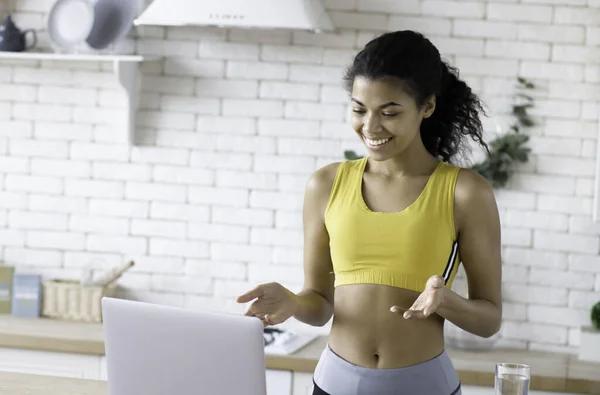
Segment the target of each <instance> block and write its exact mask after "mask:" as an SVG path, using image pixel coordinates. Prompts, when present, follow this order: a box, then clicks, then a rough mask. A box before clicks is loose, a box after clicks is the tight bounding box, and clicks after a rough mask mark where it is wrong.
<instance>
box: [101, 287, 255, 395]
mask: <svg viewBox="0 0 600 395" xmlns="http://www.w3.org/2000/svg"><path fill="white" fill-rule="evenodd" d="M102 315H103V328H104V343H105V350H106V351H105V352H106V368H107V377H108V388H109V394H110V395H141V394H144V395H173V394H177V395H192V394H193V395H200V394H207V395H208V394H223V395H230V394H231V395H238V394H245V395H265V394H266V372H265V352H264V337H263V328H264V327H263V323H262V321H260V319H258V318H255V317H247V316H242V315H233V314H225V313H212V312H201V311H194V310H186V309H183V308H178V307H170V306H163V305H158V304H151V303H144V302H136V301H131V300H125V299H115V298H107V297H104V298H103V299H102Z"/></svg>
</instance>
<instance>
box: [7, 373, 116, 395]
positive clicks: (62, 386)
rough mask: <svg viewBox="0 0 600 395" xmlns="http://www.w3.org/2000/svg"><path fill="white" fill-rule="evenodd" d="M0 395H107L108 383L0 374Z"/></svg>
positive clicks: (31, 375)
mask: <svg viewBox="0 0 600 395" xmlns="http://www.w3.org/2000/svg"><path fill="white" fill-rule="evenodd" d="M0 394H2V395H23V394H27V395H54V394H56V395H59V394H60V395H108V383H107V382H106V381H99V380H83V379H71V378H64V377H54V376H38V375H33V374H21V373H8V372H0Z"/></svg>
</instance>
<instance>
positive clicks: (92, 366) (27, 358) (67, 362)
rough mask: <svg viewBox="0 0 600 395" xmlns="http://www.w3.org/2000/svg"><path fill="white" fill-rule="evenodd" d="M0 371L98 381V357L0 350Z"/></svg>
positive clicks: (8, 349) (10, 349) (9, 349)
mask: <svg viewBox="0 0 600 395" xmlns="http://www.w3.org/2000/svg"><path fill="white" fill-rule="evenodd" d="M0 370H1V371H5V372H15V373H30V374H39V375H46V376H60V377H72V378H79V379H98V378H99V372H100V357H98V356H95V355H83V354H70V353H62V352H50V351H36V350H21V349H12V348H0Z"/></svg>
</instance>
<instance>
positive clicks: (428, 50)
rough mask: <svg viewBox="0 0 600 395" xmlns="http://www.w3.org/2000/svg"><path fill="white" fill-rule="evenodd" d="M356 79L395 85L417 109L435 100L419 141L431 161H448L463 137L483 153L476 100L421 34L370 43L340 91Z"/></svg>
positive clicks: (408, 33) (387, 35) (392, 36)
mask: <svg viewBox="0 0 600 395" xmlns="http://www.w3.org/2000/svg"><path fill="white" fill-rule="evenodd" d="M359 76H361V77H365V78H368V79H371V80H376V79H385V78H396V79H398V80H400V81H401V82H402V83H403V84H404V87H405V88H406V89H407V92H408V93H409V94H410V95H411V96H412V97H413V98H414V99H415V102H416V104H417V105H418V106H419V107H420V106H422V105H423V104H424V103H425V101H426V100H427V99H428V98H429V97H431V95H434V94H435V95H436V108H435V111H434V113H433V114H432V115H431V116H430V117H429V118H426V119H424V120H423V122H422V124H421V139H422V141H423V144H424V145H425V148H426V149H427V151H429V153H431V155H433V156H434V157H436V158H439V159H441V160H443V161H445V162H450V161H452V159H453V158H454V157H455V156H456V155H457V154H458V153H463V151H464V150H465V149H466V148H467V147H468V144H467V142H466V139H467V137H470V138H472V139H473V140H474V141H476V142H477V143H479V144H481V145H482V146H483V147H484V148H485V149H486V151H487V150H488V146H487V144H486V143H485V142H484V141H483V126H482V124H481V120H480V119H479V114H480V113H482V114H483V115H486V114H485V110H484V109H483V107H482V105H481V101H480V99H479V98H478V97H477V95H475V94H474V93H473V91H472V90H471V88H470V87H469V86H468V85H467V84H466V83H465V82H464V81H462V80H461V79H460V78H459V74H458V70H457V69H456V68H454V67H452V66H450V65H449V64H448V63H446V62H445V61H444V60H442V59H441V56H440V53H439V51H438V49H437V48H436V47H435V45H433V43H431V41H429V40H428V39H427V38H426V37H425V36H423V35H422V34H420V33H417V32H414V31H411V30H402V31H396V32H390V33H385V34H383V35H381V36H379V37H377V38H375V39H373V40H371V41H370V42H369V43H367V45H366V46H365V47H364V49H362V50H361V51H360V52H359V53H358V54H357V55H356V56H355V58H354V61H353V62H352V64H351V65H350V66H349V67H348V69H347V70H346V73H345V75H344V87H345V88H346V90H347V91H348V92H351V91H352V85H353V84H354V79H355V78H356V77H359Z"/></svg>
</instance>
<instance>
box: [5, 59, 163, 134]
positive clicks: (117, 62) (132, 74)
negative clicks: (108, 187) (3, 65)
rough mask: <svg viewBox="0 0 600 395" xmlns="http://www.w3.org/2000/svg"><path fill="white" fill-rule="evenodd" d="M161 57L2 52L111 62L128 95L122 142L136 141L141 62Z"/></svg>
mask: <svg viewBox="0 0 600 395" xmlns="http://www.w3.org/2000/svg"><path fill="white" fill-rule="evenodd" d="M159 59H160V57H148V56H141V55H113V54H106V55H105V54H62V53H51V52H0V62H1V61H2V60H25V61H27V60H29V61H42V60H51V61H67V62H111V63H112V64H113V72H114V74H115V77H116V78H117V80H118V81H119V84H120V85H121V87H122V88H123V90H124V91H125V94H126V95H127V113H128V117H127V123H128V124H127V128H126V135H125V136H123V139H122V141H121V142H122V143H125V144H132V143H133V141H134V138H133V133H134V131H135V125H136V123H135V118H136V114H137V110H138V106H139V97H140V85H141V75H140V71H139V64H140V63H141V62H151V61H157V60H159Z"/></svg>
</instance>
